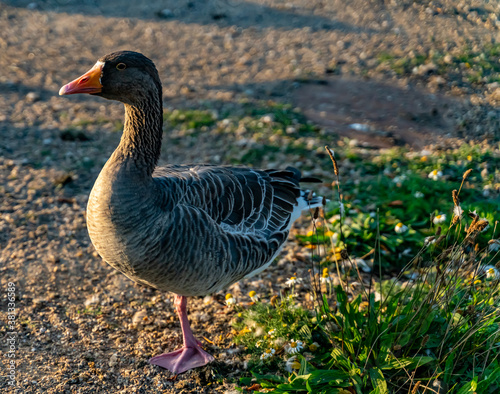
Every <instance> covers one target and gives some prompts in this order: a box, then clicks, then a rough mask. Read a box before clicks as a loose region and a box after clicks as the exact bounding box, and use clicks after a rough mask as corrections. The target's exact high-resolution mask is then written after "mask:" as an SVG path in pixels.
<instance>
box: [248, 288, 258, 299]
mask: <svg viewBox="0 0 500 394" xmlns="http://www.w3.org/2000/svg"><path fill="white" fill-rule="evenodd" d="M248 296H249V297H250V299H251V300H252V301H253V302H257V301H259V296H258V295H257V293H256V292H255V290H252V291H250V292H249V293H248Z"/></svg>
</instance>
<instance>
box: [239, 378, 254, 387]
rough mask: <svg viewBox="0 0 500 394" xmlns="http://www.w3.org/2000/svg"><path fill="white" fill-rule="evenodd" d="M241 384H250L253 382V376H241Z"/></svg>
mask: <svg viewBox="0 0 500 394" xmlns="http://www.w3.org/2000/svg"><path fill="white" fill-rule="evenodd" d="M240 384H241V385H243V386H250V385H251V384H252V378H251V377H249V376H247V377H244V378H240Z"/></svg>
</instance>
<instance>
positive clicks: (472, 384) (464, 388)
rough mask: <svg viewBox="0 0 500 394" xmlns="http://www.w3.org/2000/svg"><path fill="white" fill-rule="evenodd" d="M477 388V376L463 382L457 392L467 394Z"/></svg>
mask: <svg viewBox="0 0 500 394" xmlns="http://www.w3.org/2000/svg"><path fill="white" fill-rule="evenodd" d="M476 389H477V376H475V377H474V379H472V380H471V381H470V382H467V383H466V384H464V385H463V386H462V387H461V388H460V390H458V391H457V394H468V393H471V394H472V393H474V392H475V391H476Z"/></svg>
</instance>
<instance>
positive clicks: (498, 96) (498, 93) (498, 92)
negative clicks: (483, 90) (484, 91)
mask: <svg viewBox="0 0 500 394" xmlns="http://www.w3.org/2000/svg"><path fill="white" fill-rule="evenodd" d="M489 98H490V100H495V101H500V88H496V89H495V90H493V92H491V94H490V95H489Z"/></svg>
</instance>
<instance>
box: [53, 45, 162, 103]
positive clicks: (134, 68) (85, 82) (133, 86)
mask: <svg viewBox="0 0 500 394" xmlns="http://www.w3.org/2000/svg"><path fill="white" fill-rule="evenodd" d="M77 93H87V94H91V95H95V96H101V97H104V98H106V99H109V100H117V101H121V102H122V103H124V104H128V105H132V106H136V105H140V104H141V103H142V102H144V101H149V98H150V97H158V98H159V100H161V99H162V88H161V82H160V78H159V76H158V71H157V70H156V67H155V65H154V63H153V62H152V61H151V60H150V59H148V58H147V57H146V56H144V55H142V54H140V53H138V52H132V51H119V52H113V53H110V54H109V55H106V56H103V57H101V58H100V59H99V60H98V61H97V63H96V64H95V65H94V66H93V67H92V68H91V69H90V70H89V71H87V72H86V73H85V74H83V75H82V76H81V77H79V78H77V79H75V80H74V81H71V82H70V83H68V84H66V85H64V86H63V87H62V88H61V89H60V90H59V95H61V96H63V95H69V94H77Z"/></svg>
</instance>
